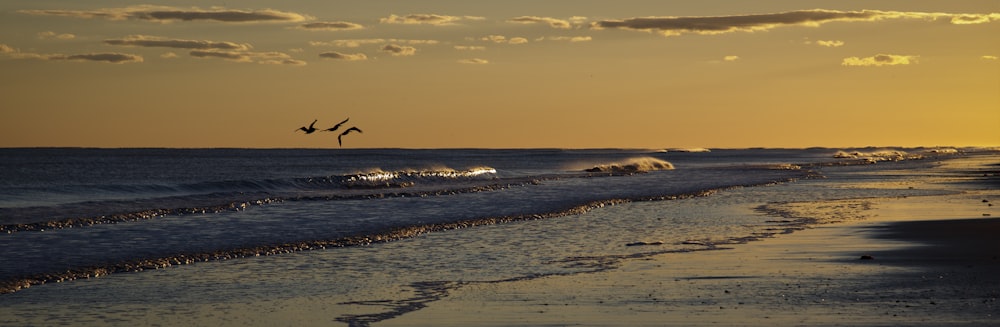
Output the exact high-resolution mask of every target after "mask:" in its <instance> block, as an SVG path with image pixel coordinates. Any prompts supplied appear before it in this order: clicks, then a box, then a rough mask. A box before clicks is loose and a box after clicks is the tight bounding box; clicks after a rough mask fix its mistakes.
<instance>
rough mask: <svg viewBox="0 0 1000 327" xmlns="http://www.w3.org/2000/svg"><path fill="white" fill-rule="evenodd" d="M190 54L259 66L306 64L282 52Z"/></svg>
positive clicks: (193, 51)
mask: <svg viewBox="0 0 1000 327" xmlns="http://www.w3.org/2000/svg"><path fill="white" fill-rule="evenodd" d="M188 54H190V55H191V56H192V57H196V58H218V59H225V60H228V61H235V62H257V63H259V64H272V65H277V64H281V65H295V66H302V65H305V64H306V62H305V61H302V60H296V59H293V58H292V56H289V55H288V54H285V53H282V52H247V51H222V50H191V52H189V53H188Z"/></svg>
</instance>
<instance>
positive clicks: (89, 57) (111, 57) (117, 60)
mask: <svg viewBox="0 0 1000 327" xmlns="http://www.w3.org/2000/svg"><path fill="white" fill-rule="evenodd" d="M46 59H48V60H80V61H102V62H108V63H113V64H124V63H128V62H142V56H137V55H133V54H127V53H86V54H74V55H61V54H56V55H47V56H46Z"/></svg>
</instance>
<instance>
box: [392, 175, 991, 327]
mask: <svg viewBox="0 0 1000 327" xmlns="http://www.w3.org/2000/svg"><path fill="white" fill-rule="evenodd" d="M983 199H989V200H987V201H993V202H996V201H1000V199H997V197H996V195H995V194H994V195H985V194H963V195H955V196H940V197H939V196H935V197H913V198H905V199H883V200H880V201H879V202H878V203H877V204H876V205H874V207H873V208H871V209H870V210H868V211H869V212H868V214H869V216H870V217H869V219H865V220H862V221H855V222H844V223H839V224H827V225H820V226H817V227H815V228H810V229H807V230H803V231H798V232H795V233H792V234H781V235H778V236H776V237H774V238H768V239H765V240H763V241H754V242H749V243H747V244H736V245H729V246H726V247H727V249H723V250H718V251H712V253H711V254H710V255H705V253H703V252H689V253H668V254H663V255H658V256H653V257H650V258H646V259H642V260H635V261H629V262H626V263H625V264H623V265H622V266H621V267H620V268H619V269H614V270H610V271H602V272H596V273H590V274H580V275H573V276H555V277H544V278H538V279H533V280H525V281H516V282H501V283H478V284H469V285H464V286H462V287H459V288H457V289H454V290H452V291H451V292H450V294H449V295H448V296H446V297H444V298H443V299H441V300H440V301H435V302H431V303H428V305H427V307H426V308H424V309H421V310H418V311H415V312H412V313H408V314H405V315H402V316H399V317H397V318H394V319H390V320H386V321H382V322H379V323H377V324H375V325H377V326H443V325H448V326H511V325H518V326H610V325H615V326H625V325H628V326H668V325H669V326H707V325H720V326H765V325H766V326H775V325H777V326H791V325H808V326H840V325H855V326H919V325H923V326H941V325H950V326H987V325H996V324H1000V317H998V314H1000V303H998V302H997V298H998V297H1000V258H998V256H1000V242H998V241H997V238H996V235H998V232H1000V219H997V218H992V217H988V216H986V215H990V216H993V215H995V209H994V207H993V206H988V204H987V203H985V202H982V200H983ZM863 257H864V258H863Z"/></svg>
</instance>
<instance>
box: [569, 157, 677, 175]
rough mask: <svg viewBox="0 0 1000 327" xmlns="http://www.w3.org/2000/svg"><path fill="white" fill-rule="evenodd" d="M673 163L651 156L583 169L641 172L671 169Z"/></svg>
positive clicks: (627, 172) (594, 171) (602, 171)
mask: <svg viewBox="0 0 1000 327" xmlns="http://www.w3.org/2000/svg"><path fill="white" fill-rule="evenodd" d="M672 169H674V164H672V163H670V162H668V161H665V160H660V159H656V158H652V157H639V158H632V159H627V160H624V161H620V162H612V163H606V164H600V165H597V166H594V167H593V168H588V169H584V171H587V172H592V173H626V174H630V173H643V172H650V171H656V170H672Z"/></svg>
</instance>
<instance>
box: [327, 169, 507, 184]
mask: <svg viewBox="0 0 1000 327" xmlns="http://www.w3.org/2000/svg"><path fill="white" fill-rule="evenodd" d="M496 174H497V170H496V169H494V168H492V167H475V168H470V169H467V170H455V169H451V168H447V167H444V168H438V169H431V170H407V171H382V170H381V169H375V170H373V171H370V172H365V173H358V174H354V175H347V176H343V178H342V180H341V182H340V183H341V184H342V185H344V186H346V187H348V188H356V187H362V188H377V187H407V186H413V185H414V184H416V183H417V182H419V181H427V182H432V181H453V180H472V179H492V178H495V177H496Z"/></svg>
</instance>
